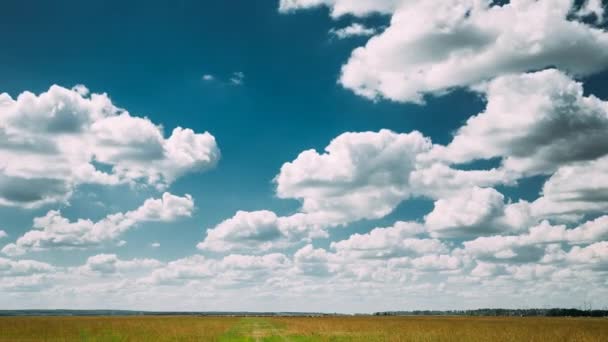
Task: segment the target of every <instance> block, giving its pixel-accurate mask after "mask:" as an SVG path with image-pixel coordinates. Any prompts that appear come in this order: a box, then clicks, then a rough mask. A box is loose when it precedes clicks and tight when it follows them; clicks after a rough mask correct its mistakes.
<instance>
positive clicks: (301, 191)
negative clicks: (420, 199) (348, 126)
mask: <svg viewBox="0 0 608 342" xmlns="http://www.w3.org/2000/svg"><path fill="white" fill-rule="evenodd" d="M430 147H431V143H430V141H429V140H428V139H427V138H425V137H423V136H422V134H420V133H419V132H412V133H409V134H398V133H394V132H391V131H389V130H381V131H379V132H363V133H344V134H341V135H340V136H338V137H337V138H335V139H334V140H332V141H331V143H330V144H329V145H328V146H327V147H326V148H325V152H324V153H321V154H320V153H318V152H317V151H315V150H307V151H304V152H302V153H300V155H298V157H297V158H296V159H295V160H294V161H292V162H289V163H285V164H283V166H282V167H281V171H280V172H279V174H278V175H277V176H276V178H275V182H276V184H277V195H278V196H279V197H280V198H295V199H299V200H301V201H302V212H303V213H315V214H317V215H324V216H326V217H327V220H328V221H331V222H334V223H336V224H338V223H347V222H352V221H356V220H359V219H363V218H379V217H383V216H384V215H386V214H388V213H390V212H391V211H392V210H393V209H394V208H395V207H396V206H397V205H398V204H399V203H400V202H401V201H403V200H404V199H406V198H408V197H409V196H410V195H411V189H410V184H409V176H410V173H411V172H412V171H413V170H414V169H415V167H416V165H415V161H416V157H417V155H419V154H420V153H422V152H426V151H428V150H429V149H430Z"/></svg>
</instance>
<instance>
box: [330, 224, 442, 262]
mask: <svg viewBox="0 0 608 342" xmlns="http://www.w3.org/2000/svg"><path fill="white" fill-rule="evenodd" d="M421 231H423V228H422V227H421V225H420V224H418V223H415V222H398V223H397V224H395V225H394V226H392V227H386V228H375V229H372V230H371V231H370V232H369V233H366V234H353V235H351V236H350V237H349V238H348V239H346V240H342V241H338V242H332V243H331V245H330V246H331V248H332V249H333V250H335V251H336V252H337V253H338V254H342V255H348V256H352V257H355V258H363V259H365V258H368V259H389V258H395V257H400V256H420V255H425V254H431V253H446V252H448V251H449V248H448V247H447V246H446V245H444V244H443V243H442V242H441V241H439V240H437V239H421V238H415V237H413V236H415V235H416V234H420V232H421Z"/></svg>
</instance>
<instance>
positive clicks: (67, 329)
mask: <svg viewBox="0 0 608 342" xmlns="http://www.w3.org/2000/svg"><path fill="white" fill-rule="evenodd" d="M238 321H239V319H238V318H232V317H194V316H128V317H0V341H3V342H4V341H11V342H12V341H217V340H218V338H219V337H220V336H222V335H223V334H224V333H225V332H226V331H227V330H228V329H229V328H230V327H232V326H233V325H234V324H235V323H236V322H238Z"/></svg>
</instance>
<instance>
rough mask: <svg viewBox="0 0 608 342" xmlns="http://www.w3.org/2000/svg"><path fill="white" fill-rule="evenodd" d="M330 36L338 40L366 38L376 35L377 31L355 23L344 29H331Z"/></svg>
mask: <svg viewBox="0 0 608 342" xmlns="http://www.w3.org/2000/svg"><path fill="white" fill-rule="evenodd" d="M329 34H331V35H332V36H334V37H336V38H338V39H346V38H350V37H366V36H372V35H374V34H376V29H375V28H371V27H366V26H364V25H362V24H359V23H353V24H352V25H350V26H346V27H342V28H339V29H335V28H334V29H331V30H329Z"/></svg>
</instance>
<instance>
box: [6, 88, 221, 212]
mask: <svg viewBox="0 0 608 342" xmlns="http://www.w3.org/2000/svg"><path fill="white" fill-rule="evenodd" d="M219 157H220V152H219V149H218V147H217V144H216V142H215V138H214V137H213V136H212V135H211V134H209V133H206V132H205V133H202V134H201V133H195V132H194V131H192V130H191V129H187V128H181V127H177V128H175V129H174V130H173V132H172V133H171V135H170V136H169V137H168V138H165V136H164V132H163V129H162V127H161V126H159V125H156V124H154V123H152V121H150V120H149V119H148V118H145V117H137V116H132V115H131V114H130V113H129V112H127V111H126V110H124V109H121V108H118V107H116V106H115V105H114V104H113V103H112V101H111V100H110V98H109V97H108V96H107V95H106V94H95V93H93V94H91V93H89V91H88V89H86V87H84V86H77V87H75V88H73V89H67V88H63V87H60V86H57V85H53V86H51V87H50V88H49V90H48V91H47V92H43V93H41V94H39V95H36V94H33V93H31V92H27V91H26V92H23V93H21V94H20V95H19V96H18V97H17V98H16V99H13V98H12V97H11V96H10V95H8V94H6V93H3V94H0V205H10V206H20V207H36V206H40V205H43V204H47V203H52V202H58V201H67V200H68V199H69V198H70V196H71V194H72V193H73V191H74V189H75V188H76V187H77V186H78V185H80V184H101V185H116V184H135V183H139V184H146V185H151V186H154V187H158V188H165V187H167V186H168V185H169V184H171V183H172V182H173V181H175V180H176V179H177V178H179V177H181V176H182V175H184V174H186V173H189V172H193V171H200V170H204V169H207V168H210V167H213V166H214V165H215V164H216V163H217V161H218V159H219ZM99 165H103V166H105V167H103V168H98V167H99ZM108 170H109V171H108Z"/></svg>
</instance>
